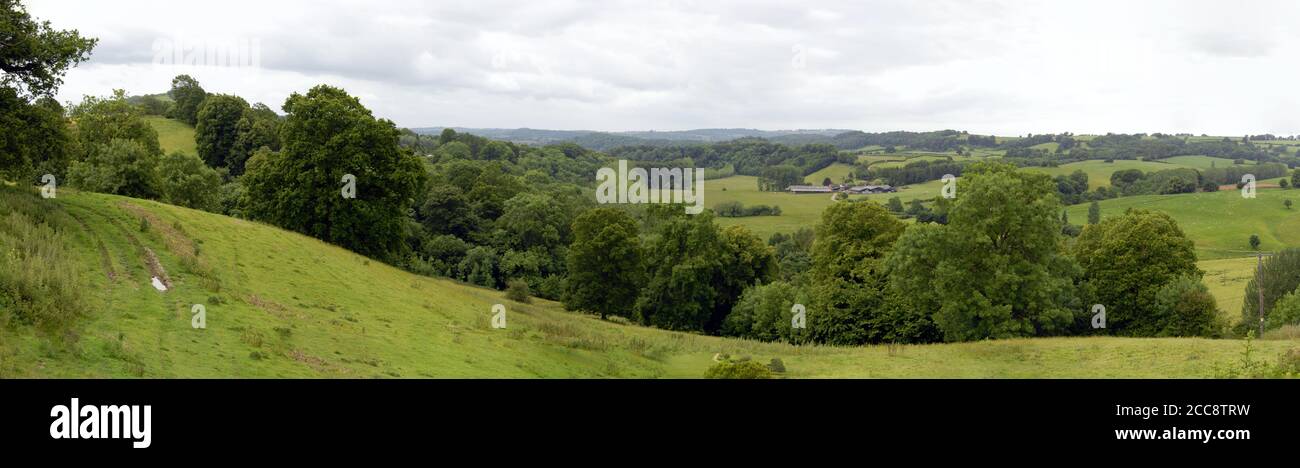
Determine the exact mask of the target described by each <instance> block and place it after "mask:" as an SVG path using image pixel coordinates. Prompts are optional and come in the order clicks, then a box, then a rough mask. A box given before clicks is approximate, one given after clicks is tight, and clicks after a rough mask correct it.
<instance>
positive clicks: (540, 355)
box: [0, 189, 1297, 378]
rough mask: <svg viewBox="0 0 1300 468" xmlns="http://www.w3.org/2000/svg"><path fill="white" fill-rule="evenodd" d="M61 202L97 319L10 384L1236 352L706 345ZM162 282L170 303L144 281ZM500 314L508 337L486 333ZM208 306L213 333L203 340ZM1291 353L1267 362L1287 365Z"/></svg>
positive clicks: (22, 358) (811, 372)
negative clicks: (498, 308)
mask: <svg viewBox="0 0 1300 468" xmlns="http://www.w3.org/2000/svg"><path fill="white" fill-rule="evenodd" d="M7 190H13V189H7ZM33 196H34V195H33ZM57 205H58V207H59V208H58V210H59V211H60V212H61V213H63V214H66V215H67V216H69V217H71V218H73V219H76V220H79V221H78V222H77V223H72V224H71V225H72V226H73V227H70V228H68V229H70V232H69V233H68V238H69V239H70V240H69V241H68V243H69V244H70V245H69V248H71V249H72V250H73V251H75V252H76V253H77V255H76V257H75V261H74V264H75V268H76V269H77V272H78V275H79V276H80V278H81V281H83V282H84V289H85V291H86V294H87V295H88V296H89V298H90V300H89V302H90V304H89V305H90V307H89V309H90V310H89V312H88V313H87V316H86V318H84V319H83V320H81V321H80V322H79V324H78V325H76V326H75V327H74V328H73V331H72V333H68V334H66V336H67V338H66V342H67V343H69V344H67V345H66V346H55V345H52V344H50V342H47V341H46V339H45V338H38V337H37V336H36V335H35V334H33V333H31V332H30V331H29V330H27V329H24V328H21V327H18V328H13V327H0V338H3V339H0V376H5V377H93V378H98V377H164V378H166V377H357V378H368V377H538V376H541V377H691V378H694V377H699V376H702V375H703V374H704V371H705V369H707V368H708V366H709V365H710V364H711V363H712V357H713V356H714V354H715V353H728V354H732V355H745V356H751V357H753V358H754V359H758V360H761V361H762V362H766V361H767V360H769V359H772V358H779V359H781V360H782V361H783V362H784V363H785V366H786V367H787V368H788V369H789V372H788V373H787V374H786V375H787V376H788V377H972V378H977V377H1205V376H1210V375H1212V372H1213V368H1214V366H1215V364H1216V363H1219V364H1227V363H1229V362H1230V361H1232V360H1233V359H1235V358H1236V356H1237V354H1238V353H1239V352H1240V350H1241V343H1240V342H1237V341H1232V340H1203V339H1125V338H1105V337H1094V338H1050V339H1019V340H1005V341H985V342H976V343H961V344H942V345H919V346H898V347H890V346H867V347H821V346H803V347H799V346H791V345H784V344H769V343H757V342H751V341H745V340H733V339H723V338H716V337H706V336H698V335H692V334H686V333H676V332H668V331H662V330H656V329H650V328H644V327H639V326H633V325H628V324H621V323H615V322H606V321H601V320H599V319H597V318H595V317H592V316H586V315H578V314H574V313H569V312H565V311H564V310H563V308H562V307H561V306H560V305H559V304H555V303H552V302H548V301H540V300H539V301H535V303H534V304H532V305H525V304H519V303H513V302H508V301H505V300H503V299H502V295H501V293H500V292H498V291H493V290H487V289H482V288H477V287H471V286H466V285H463V284H459V283H456V282H452V281H447V280H443V279H435V278H427V277H422V276H417V275H412V274H409V273H407V272H404V271H401V270H398V269H396V268H393V267H390V266H387V265H384V264H381V263H379V262H375V261H371V260H368V259H366V258H364V257H361V256H358V255H356V254H354V253H351V252H349V251H346V250H343V249H340V248H338V247H334V246H331V245H327V244H324V243H322V242H320V241H317V240H315V239H311V238H307V237H304V236H300V235H297V234H294V233H289V232H285V231H282V230H279V229H276V228H273V227H270V226H265V225H262V224H258V223H253V222H247V221H241V220H237V219H232V218H227V217H224V216H220V215H214V214H209V213H204V212H199V211H194V210H189V209H185V208H178V207H173V206H168V205H163V204H159V203H155V202H149V201H142V200H135V199H128V198H123V197H117V196H108V195H99V194H88V193H78V192H76V191H73V190H66V191H60V193H59V198H58V199H57ZM0 208H3V209H10V207H8V206H5V207H0ZM142 218H143V219H147V220H148V225H147V227H144V228H142V227H141V226H142V224H143V223H142V222H141V219H142ZM148 252H153V253H154V254H156V258H157V262H156V264H155V263H152V262H150V260H149V259H150V257H151V256H150V255H149V254H148ZM160 269H161V270H165V275H166V276H167V277H168V278H169V280H170V282H171V283H172V285H173V286H172V288H171V289H170V290H168V291H166V292H159V291H157V290H155V289H154V288H152V287H150V286H149V283H148V282H149V278H150V276H151V275H157V274H160V273H159V271H158V270H160ZM497 303H501V304H505V305H506V307H507V309H508V312H507V314H508V315H507V323H508V325H507V328H505V329H493V328H491V326H490V322H491V319H490V317H491V308H492V305H493V304H497ZM196 304H201V305H203V306H204V307H205V308H206V311H205V313H206V322H207V323H206V329H194V328H192V327H191V319H192V315H191V313H192V311H193V310H194V309H193V308H194V306H195V305H196ZM810 313H815V311H810ZM1296 344H1297V342H1296V341H1294V340H1279V341H1268V342H1262V343H1260V344H1259V348H1260V349H1261V351H1262V352H1263V353H1266V354H1263V355H1264V356H1274V355H1276V354H1277V353H1280V352H1282V351H1284V350H1285V349H1288V348H1290V347H1292V346H1295V345H1296Z"/></svg>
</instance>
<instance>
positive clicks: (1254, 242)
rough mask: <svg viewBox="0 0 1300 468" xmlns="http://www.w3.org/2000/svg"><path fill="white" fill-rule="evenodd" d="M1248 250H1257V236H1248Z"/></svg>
mask: <svg viewBox="0 0 1300 468" xmlns="http://www.w3.org/2000/svg"><path fill="white" fill-rule="evenodd" d="M1250 250H1259V234H1251V235H1250Z"/></svg>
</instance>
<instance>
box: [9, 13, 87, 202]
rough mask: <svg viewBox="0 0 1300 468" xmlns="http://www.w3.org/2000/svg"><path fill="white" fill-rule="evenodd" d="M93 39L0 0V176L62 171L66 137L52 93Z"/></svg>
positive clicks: (27, 176)
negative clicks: (55, 26) (55, 25)
mask: <svg viewBox="0 0 1300 468" xmlns="http://www.w3.org/2000/svg"><path fill="white" fill-rule="evenodd" d="M95 42H96V40H95V39H87V38H83V37H81V35H80V34H79V33H78V32H77V31H76V30H70V31H65V30H57V29H54V28H53V27H52V26H50V23H49V22H48V21H37V20H36V19H33V18H32V17H31V15H29V14H28V13H27V10H26V8H24V7H23V5H22V3H21V2H18V1H16V0H0V177H5V178H9V177H12V178H14V179H19V180H31V181H33V182H35V181H36V177H35V176H36V175H38V174H53V175H55V176H56V177H63V176H64V172H65V171H66V168H67V164H68V160H69V158H70V152H71V149H70V139H69V135H68V131H67V124H66V122H65V120H64V117H63V108H62V107H61V106H59V105H58V103H57V101H55V100H54V99H53V98H52V96H53V95H54V92H55V91H57V89H58V87H59V85H60V84H62V82H63V75H64V73H66V72H67V71H68V69H70V68H72V67H74V66H76V65H77V64H78V63H80V62H82V61H84V60H86V59H87V58H89V57H90V51H91V49H93V48H94V46H95ZM33 101H34V102H33Z"/></svg>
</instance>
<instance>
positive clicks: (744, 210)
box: [713, 201, 781, 218]
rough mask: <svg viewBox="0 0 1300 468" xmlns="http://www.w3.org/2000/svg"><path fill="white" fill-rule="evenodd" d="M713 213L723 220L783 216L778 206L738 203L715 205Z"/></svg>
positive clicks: (727, 202)
mask: <svg viewBox="0 0 1300 468" xmlns="http://www.w3.org/2000/svg"><path fill="white" fill-rule="evenodd" d="M713 212H714V213H717V214H718V216H720V217H723V218H744V217H748V216H781V207H779V206H776V205H746V204H744V203H741V202H738V201H726V202H722V203H719V204H717V205H714V206H713Z"/></svg>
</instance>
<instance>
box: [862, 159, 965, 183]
mask: <svg viewBox="0 0 1300 468" xmlns="http://www.w3.org/2000/svg"><path fill="white" fill-rule="evenodd" d="M967 164H969V163H967V162H959V161H953V160H952V159H951V158H949V159H948V160H931V159H926V160H921V161H912V162H908V163H905V164H904V165H903V166H902V167H897V166H881V165H878V164H877V165H872V166H869V167H867V166H865V164H863V163H858V166H859V169H858V171H860V173H863V174H867V175H868V177H869V178H871V179H882V180H884V181H885V183H887V184H890V185H908V184H919V183H922V182H928V181H931V180H938V179H940V178H942V177H943V176H944V175H946V174H952V175H954V176H961V174H962V171H964V170H965V168H966V166H967Z"/></svg>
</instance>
